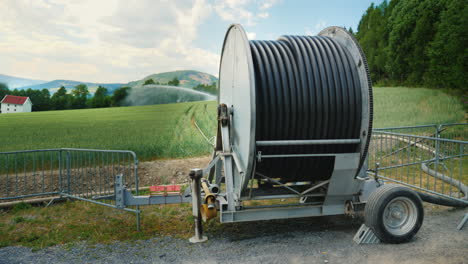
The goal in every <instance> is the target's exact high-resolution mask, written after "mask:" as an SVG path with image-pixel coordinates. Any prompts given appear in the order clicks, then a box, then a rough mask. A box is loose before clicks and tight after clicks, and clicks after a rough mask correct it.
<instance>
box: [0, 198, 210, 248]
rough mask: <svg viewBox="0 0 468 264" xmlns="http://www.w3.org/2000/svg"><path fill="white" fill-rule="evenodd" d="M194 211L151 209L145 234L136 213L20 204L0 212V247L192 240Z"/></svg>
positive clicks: (92, 206) (179, 207) (80, 206)
mask: <svg viewBox="0 0 468 264" xmlns="http://www.w3.org/2000/svg"><path fill="white" fill-rule="evenodd" d="M190 212H191V206H190V204H180V205H166V206H164V205H162V206H148V207H146V208H145V214H144V215H143V222H142V223H143V224H142V226H141V232H137V231H136V220H135V219H136V218H135V214H133V213H128V212H124V211H119V210H115V209H111V208H108V207H103V206H100V205H96V204H92V203H87V202H80V201H78V202H65V203H61V204H57V205H54V206H51V207H47V208H41V207H31V206H24V204H18V205H16V206H15V207H14V208H13V209H11V210H10V211H1V210H0V247H5V246H12V245H22V246H27V247H31V248H33V249H41V248H44V247H49V246H53V245H69V246H72V245H73V243H76V242H79V241H83V240H84V241H87V242H88V243H90V244H94V243H104V244H107V243H110V242H112V241H115V240H119V241H125V240H138V239H149V238H151V237H155V236H165V235H171V236H174V237H178V238H189V237H190V236H191V234H192V232H193V230H192V228H193V227H192V223H193V219H192V216H191V213H190ZM214 224H216V223H214ZM212 225H213V224H212Z"/></svg>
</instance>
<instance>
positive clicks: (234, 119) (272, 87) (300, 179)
mask: <svg viewBox="0 0 468 264" xmlns="http://www.w3.org/2000/svg"><path fill="white" fill-rule="evenodd" d="M218 102H219V106H218V128H217V137H216V145H215V149H214V155H213V159H212V160H211V162H210V163H209V164H208V166H207V167H206V168H204V169H193V170H191V172H190V178H191V180H192V181H191V188H190V189H189V192H190V194H188V195H190V196H191V198H187V196H186V197H185V198H184V199H191V200H192V205H193V215H194V216H195V236H194V237H192V238H191V241H192V242H201V241H204V240H206V237H205V236H203V232H202V223H201V222H202V220H205V221H207V220H209V219H211V218H214V217H216V216H217V214H218V212H219V217H220V221H221V222H222V223H232V222H243V221H259V220H270V219H286V218H298V217H312V216H326V215H343V214H356V213H364V218H365V225H363V226H362V227H361V229H360V230H359V231H358V233H357V234H356V237H355V240H357V241H358V242H366V241H367V242H372V241H378V240H381V241H383V242H389V243H400V242H405V241H408V240H409V239H411V238H412V237H413V236H414V235H415V234H416V232H417V231H418V230H419V228H420V227H421V224H422V221H423V214H424V212H423V207H422V202H421V199H420V197H419V196H418V194H417V193H416V192H414V191H412V190H411V189H409V188H406V187H402V186H400V185H393V184H385V185H383V184H382V183H381V182H380V181H378V180H376V179H374V178H370V177H368V175H367V172H366V171H367V166H366V162H365V161H366V157H367V151H368V148H369V144H370V136H371V135H370V134H371V131H372V114H373V107H372V87H371V81H370V77H369V72H368V68H367V62H366V59H365V57H364V54H363V52H362V50H361V49H360V47H359V45H358V43H357V41H356V40H355V39H354V37H353V36H352V35H351V34H349V33H348V32H347V31H346V30H345V29H343V28H340V27H328V28H326V29H324V30H322V31H321V32H320V33H319V34H318V35H317V36H282V37H280V38H279V39H278V40H276V41H262V40H260V41H257V40H252V41H249V40H248V39H247V35H246V33H245V31H244V30H243V28H242V27H241V26H240V25H231V26H230V27H229V29H228V31H227V34H226V36H225V39H224V44H223V50H222V55H221V62H220V70H219V96H218ZM117 186H120V185H119V184H117ZM190 190H191V191H190ZM159 198H160V197H159ZM252 200H261V201H263V202H257V203H251V202H249V201H252ZM158 201H159V202H161V200H160V199H159V200H158V197H151V196H150V197H146V198H144V199H143V197H141V198H139V197H133V196H132V195H131V193H130V192H128V191H125V189H124V190H123V191H120V192H119V191H116V203H117V204H121V206H125V205H129V204H133V205H142V204H154V203H159V202H158ZM171 202H174V203H175V202H180V200H178V198H176V197H165V198H164V203H171ZM253 204H261V205H257V206H253Z"/></svg>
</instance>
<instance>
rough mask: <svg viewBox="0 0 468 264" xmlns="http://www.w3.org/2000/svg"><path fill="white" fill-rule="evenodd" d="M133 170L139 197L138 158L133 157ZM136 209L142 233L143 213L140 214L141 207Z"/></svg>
mask: <svg viewBox="0 0 468 264" xmlns="http://www.w3.org/2000/svg"><path fill="white" fill-rule="evenodd" d="M133 166H134V168H133V170H134V172H133V173H134V174H135V175H133V176H135V191H136V195H139V193H138V159H137V158H136V156H134V157H133ZM136 209H137V211H138V212H137V214H136V225H137V231H138V232H140V225H141V224H140V222H141V215H140V214H141V212H140V206H139V205H137V206H136Z"/></svg>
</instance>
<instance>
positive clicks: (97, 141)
mask: <svg viewBox="0 0 468 264" xmlns="http://www.w3.org/2000/svg"><path fill="white" fill-rule="evenodd" d="M374 98H375V99H374V109H375V122H374V127H388V126H404V125H420V124H428V123H446V122H460V121H464V111H463V107H462V105H461V103H460V102H459V101H458V99H456V98H454V97H451V96H448V95H446V94H444V93H442V92H440V91H437V90H428V89H420V88H376V89H374ZM195 122H196V124H197V125H198V126H199V128H200V129H201V130H202V131H203V132H204V133H205V134H206V135H207V137H209V138H210V137H212V136H214V134H215V129H216V102H214V101H209V102H192V103H179V104H167V105H151V106H135V107H120V108H104V109H86V110H68V111H49V112H33V113H22V114H9V115H0V138H1V144H0V151H10V150H25V149H42V148H60V147H75V148H96V149H128V150H133V151H135V152H136V153H137V155H138V157H139V159H141V160H148V159H154V158H171V157H189V156H198V155H203V154H207V153H209V151H210V149H211V148H210V146H209V144H208V143H207V142H206V139H205V138H203V136H202V135H201V134H200V133H199V132H198V129H197V128H196V126H195Z"/></svg>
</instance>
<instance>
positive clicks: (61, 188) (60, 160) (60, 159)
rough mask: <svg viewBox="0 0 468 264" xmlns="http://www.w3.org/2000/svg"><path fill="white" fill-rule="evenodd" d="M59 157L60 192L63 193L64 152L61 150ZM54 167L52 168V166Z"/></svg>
mask: <svg viewBox="0 0 468 264" xmlns="http://www.w3.org/2000/svg"><path fill="white" fill-rule="evenodd" d="M58 153H59V155H58V165H59V190H60V192H61V193H63V183H62V169H63V168H62V150H61V149H60V150H59V152H58ZM51 167H52V166H51Z"/></svg>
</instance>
